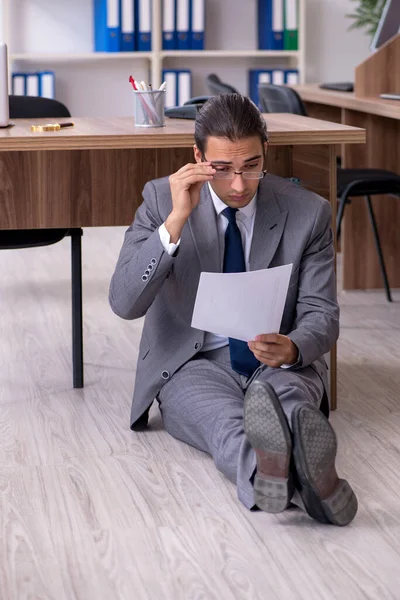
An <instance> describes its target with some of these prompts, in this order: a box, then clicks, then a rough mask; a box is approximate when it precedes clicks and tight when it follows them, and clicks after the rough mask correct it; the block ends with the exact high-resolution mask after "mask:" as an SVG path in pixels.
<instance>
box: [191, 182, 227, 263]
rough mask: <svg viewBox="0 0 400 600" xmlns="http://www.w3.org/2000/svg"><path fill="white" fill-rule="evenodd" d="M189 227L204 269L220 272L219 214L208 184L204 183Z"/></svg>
mask: <svg viewBox="0 0 400 600" xmlns="http://www.w3.org/2000/svg"><path fill="white" fill-rule="evenodd" d="M189 227H190V231H191V234H192V237H193V241H194V245H195V247H196V251H197V255H198V257H199V261H200V267H201V270H202V271H207V272H210V273H220V272H221V265H222V258H221V246H220V242H219V235H218V226H217V214H216V212H215V208H214V203H213V201H212V198H211V194H210V190H209V189H208V185H207V184H205V185H203V187H202V189H201V192H200V202H199V204H198V206H197V208H195V209H194V211H193V212H192V214H191V215H190V217H189Z"/></svg>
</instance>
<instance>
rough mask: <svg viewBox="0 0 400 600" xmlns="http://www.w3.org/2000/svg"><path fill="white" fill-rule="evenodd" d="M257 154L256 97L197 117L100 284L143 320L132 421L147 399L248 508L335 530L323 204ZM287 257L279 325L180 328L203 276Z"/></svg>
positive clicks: (261, 139) (126, 313) (347, 510)
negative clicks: (272, 328) (297, 510)
mask: <svg viewBox="0 0 400 600" xmlns="http://www.w3.org/2000/svg"><path fill="white" fill-rule="evenodd" d="M267 151H268V141H267V129H266V124H265V121H264V119H263V117H262V115H261V114H260V112H259V111H258V109H257V108H256V106H255V105H254V104H253V103H252V102H251V101H250V100H249V99H248V98H245V97H243V96H240V95H238V94H224V95H221V96H218V97H215V98H211V99H210V100H209V101H208V102H207V103H206V104H205V105H204V107H203V108H202V110H201V111H200V112H199V114H198V116H197V118H196V123H195V147H194V158H195V163H194V164H187V165H185V166H183V167H182V168H181V169H179V171H177V172H176V173H174V174H173V175H171V176H170V177H169V178H163V179H158V180H155V181H150V182H148V183H147V184H146V185H145V187H144V190H143V203H142V204H141V206H140V207H139V209H138V210H137V213H136V216H135V220H134V222H133V224H132V225H131V226H130V227H129V229H128V230H127V232H126V234H125V240H124V243H123V246H122V249H121V252H120V256H119V259H118V263H117V266H116V269H115V273H114V275H113V278H112V281H111V286H110V304H111V307H112V309H113V311H114V312H115V313H116V314H117V315H119V316H120V317H122V318H124V319H137V318H139V317H142V316H144V315H146V318H145V322H144V327H143V333H142V338H141V342H140V348H139V357H138V364H137V374H136V381H135V390H134V395H133V402H132V412H131V428H132V429H133V430H138V429H142V428H144V427H146V426H147V420H148V410H149V407H150V406H151V404H152V402H153V400H154V399H155V398H156V399H157V401H158V403H159V406H160V410H161V414H162V418H163V422H164V426H165V428H166V430H167V431H168V432H169V433H170V434H171V435H172V436H174V437H175V438H177V439H179V440H183V441H184V442H186V443H188V444H191V445H192V446H195V447H196V448H198V449H200V450H203V451H204V452H207V453H209V454H211V456H212V457H213V459H214V462H215V464H216V466H217V468H218V469H219V470H220V471H222V472H223V473H224V474H225V475H226V476H227V477H228V478H229V479H230V480H231V481H233V482H234V483H235V484H236V486H237V492H238V497H239V499H240V500H241V502H243V504H244V505H245V506H247V507H248V508H253V507H255V506H256V507H258V508H261V509H263V510H265V511H267V512H271V513H275V512H280V511H283V510H284V509H285V508H286V507H288V506H289V505H290V504H291V501H293V502H296V503H299V504H301V503H303V505H304V507H305V509H306V510H307V512H308V513H309V515H310V516H312V517H313V518H314V519H316V520H318V521H320V522H322V523H333V524H336V525H347V524H348V523H349V522H350V521H351V520H352V519H353V518H354V516H355V514H356V512H357V500H356V497H355V495H354V492H353V491H352V489H351V487H350V485H349V484H348V482H347V481H345V480H343V479H339V478H338V475H337V473H336V469H335V457H336V437H335V434H334V431H333V429H332V427H331V425H330V423H329V421H328V419H327V416H328V413H329V409H328V406H329V404H328V398H327V394H328V386H327V367H326V363H325V361H324V359H323V355H324V354H325V353H327V352H329V351H330V349H331V348H332V346H333V344H334V343H335V342H336V340H337V338H338V333H339V307H338V304H337V300H336V291H335V288H336V286H335V273H334V248H333V242H332V231H331V226H330V223H331V209H330V205H329V203H328V202H327V201H326V200H324V199H323V198H321V197H319V196H317V195H316V194H314V193H312V192H309V191H307V190H305V189H303V188H301V187H300V186H297V185H295V184H293V183H292V182H290V181H287V180H285V179H282V178H280V177H275V176H273V175H269V174H267V173H266V171H265V170H264V165H265V162H266V154H267ZM289 263H293V270H292V275H291V279H290V283H289V291H288V296H287V300H286V305H285V309H284V314H283V318H282V324H281V329H280V333H279V334H266V333H263V332H260V335H259V336H257V337H256V339H255V340H251V341H249V342H248V343H245V342H241V341H239V340H234V339H227V338H225V337H222V336H220V335H218V332H215V333H212V332H205V331H199V330H197V329H193V328H192V327H191V320H192V313H193V307H194V302H195V298H196V292H197V286H198V282H199V278H200V273H201V272H202V271H208V272H217V273H221V272H237V271H244V270H258V269H265V268H268V267H276V266H279V265H285V264H289ZM296 498H297V500H296Z"/></svg>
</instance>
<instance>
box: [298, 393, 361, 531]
mask: <svg viewBox="0 0 400 600" xmlns="http://www.w3.org/2000/svg"><path fill="white" fill-rule="evenodd" d="M292 434H293V457H294V464H295V468H296V472H297V479H298V482H296V487H297V488H298V490H299V492H300V496H301V498H302V500H303V502H304V505H305V507H306V510H307V512H308V514H309V515H310V516H311V517H313V518H314V519H316V520H317V521H319V522H320V523H332V524H333V525H341V526H343V525H348V524H349V523H350V522H351V521H352V520H353V519H354V517H355V516H356V513H357V507H358V504H357V498H356V496H355V494H354V492H353V490H352V489H351V487H350V485H349V483H348V482H347V481H346V480H345V479H339V477H338V474H337V473H336V468H335V458H336V451H337V441H336V435H335V432H334V431H333V429H332V426H331V424H330V423H329V421H328V419H327V418H326V417H325V416H324V415H323V414H322V413H321V411H320V410H318V408H316V407H315V406H312V405H311V404H300V405H298V406H296V407H295V409H294V410H293V413H292Z"/></svg>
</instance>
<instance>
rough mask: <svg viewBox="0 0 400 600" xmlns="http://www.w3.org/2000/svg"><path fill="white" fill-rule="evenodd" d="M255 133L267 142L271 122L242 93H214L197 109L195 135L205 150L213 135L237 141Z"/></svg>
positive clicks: (200, 146) (197, 143)
mask: <svg viewBox="0 0 400 600" xmlns="http://www.w3.org/2000/svg"><path fill="white" fill-rule="evenodd" d="M255 135H258V136H259V138H260V140H261V143H262V144H263V143H264V142H266V141H267V139H268V135H267V124H266V123H265V120H264V118H263V116H262V115H261V113H260V111H259V110H258V108H257V106H256V105H255V104H254V102H252V101H251V100H250V98H246V97H245V96H241V95H240V94H220V95H218V96H212V97H211V98H209V99H208V100H207V102H206V103H205V104H204V106H202V108H201V110H200V111H199V112H198V113H197V116H196V122H195V132H194V139H195V142H196V146H197V148H198V149H199V150H200V152H201V153H202V154H204V153H205V150H206V144H207V139H208V138H209V137H210V136H215V137H222V138H227V139H228V140H231V141H232V142H236V141H237V140H242V139H243V138H247V137H251V136H255Z"/></svg>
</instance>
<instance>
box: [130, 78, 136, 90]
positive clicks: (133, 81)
mask: <svg viewBox="0 0 400 600" xmlns="http://www.w3.org/2000/svg"><path fill="white" fill-rule="evenodd" d="M129 83H130V84H131V85H132V87H133V89H134V90H136V91H137V86H136V83H135V80H134V79H133V77H132V75H131V76H130V77H129Z"/></svg>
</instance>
